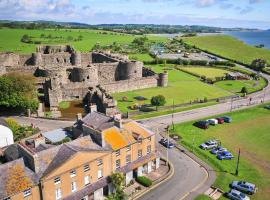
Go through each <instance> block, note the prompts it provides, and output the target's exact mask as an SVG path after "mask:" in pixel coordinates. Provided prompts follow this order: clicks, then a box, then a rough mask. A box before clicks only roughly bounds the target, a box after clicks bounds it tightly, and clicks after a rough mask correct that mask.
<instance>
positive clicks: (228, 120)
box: [222, 116, 232, 123]
mask: <svg viewBox="0 0 270 200" xmlns="http://www.w3.org/2000/svg"><path fill="white" fill-rule="evenodd" d="M222 118H223V119H224V122H226V123H231V122H232V118H231V117H228V116H224V117H222Z"/></svg>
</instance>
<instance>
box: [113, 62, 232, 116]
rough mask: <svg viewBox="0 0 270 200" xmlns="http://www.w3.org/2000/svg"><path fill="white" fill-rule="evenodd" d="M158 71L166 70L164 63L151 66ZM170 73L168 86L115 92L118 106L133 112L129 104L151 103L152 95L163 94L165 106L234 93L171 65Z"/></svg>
mask: <svg viewBox="0 0 270 200" xmlns="http://www.w3.org/2000/svg"><path fill="white" fill-rule="evenodd" d="M151 67H152V68H153V69H154V70H155V71H156V72H162V71H164V68H163V65H152V66H151ZM165 69H166V70H167V71H168V73H169V85H168V87H156V88H147V89H142V90H135V91H130V92H122V93H115V94H113V96H114V97H115V99H116V100H117V101H118V107H119V109H120V110H121V111H122V112H127V111H129V112H132V110H130V109H129V106H131V105H134V104H136V103H137V104H150V99H151V97H152V96H156V95H159V94H161V95H163V96H165V98H166V104H165V106H170V105H172V104H173V101H174V104H183V103H189V102H190V101H194V100H196V99H198V100H203V99H204V98H205V97H206V98H207V99H213V98H219V97H225V96H230V95H232V93H230V92H227V91H225V90H223V89H220V88H217V87H214V86H211V85H208V84H205V83H202V82H201V81H200V80H199V79H198V78H197V77H195V76H192V75H189V74H187V73H185V72H182V71H179V70H176V69H174V68H173V67H172V68H171V70H168V69H170V68H169V67H166V68H165ZM124 96H126V97H128V101H122V97H124ZM136 96H143V97H145V98H147V100H145V101H143V102H141V103H140V102H139V101H137V100H135V99H134V97H136Z"/></svg>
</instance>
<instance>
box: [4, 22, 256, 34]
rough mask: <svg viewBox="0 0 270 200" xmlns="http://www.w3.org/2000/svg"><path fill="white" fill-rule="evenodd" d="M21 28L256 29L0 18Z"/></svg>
mask: <svg viewBox="0 0 270 200" xmlns="http://www.w3.org/2000/svg"><path fill="white" fill-rule="evenodd" d="M1 27H8V28H23V29H43V28H77V29H78V28H82V29H98V30H107V31H115V32H121V33H131V34H158V33H167V34H168V33H180V32H184V33H192V32H194V33H216V32H222V31H243V30H248V31H252V30H256V29H244V28H221V27H210V26H200V25H166V24H98V25H90V24H85V23H78V22H55V21H43V20H39V21H12V20H0V28H1Z"/></svg>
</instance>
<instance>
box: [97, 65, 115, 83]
mask: <svg viewBox="0 0 270 200" xmlns="http://www.w3.org/2000/svg"><path fill="white" fill-rule="evenodd" d="M118 64H119V63H118V62H116V63H102V64H96V66H97V68H98V80H99V83H100V84H104V83H110V82H115V81H116V80H117V79H118V73H117V71H118V70H117V68H118Z"/></svg>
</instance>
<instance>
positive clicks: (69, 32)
mask: <svg viewBox="0 0 270 200" xmlns="http://www.w3.org/2000/svg"><path fill="white" fill-rule="evenodd" d="M100 32H101V31H97V30H87V29H57V30H52V29H45V30H27V29H7V28H3V29H0V52H5V51H10V52H19V53H32V52H34V51H35V48H36V46H37V45H39V44H28V43H23V42H21V38H22V36H23V35H25V34H27V35H29V36H30V37H32V38H33V41H37V40H38V41H40V40H41V42H42V43H41V44H71V45H73V46H74V47H75V49H77V50H79V51H82V52H88V51H90V50H91V49H92V47H93V46H94V45H95V44H96V43H99V44H101V45H107V44H112V43H113V42H117V43H120V44H127V43H131V42H132V41H133V39H134V38H135V36H134V35H128V34H119V33H113V32H105V31H102V33H100ZM104 33H106V34H104ZM41 34H44V35H45V36H49V35H51V37H52V38H53V39H48V38H41ZM80 35H81V36H82V40H81V41H75V40H72V41H69V40H68V37H72V38H73V39H75V38H78V37H79V36H80ZM57 37H58V38H57ZM148 38H149V39H150V40H153V41H159V42H160V41H166V40H167V39H166V38H164V37H156V36H149V37H148Z"/></svg>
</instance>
